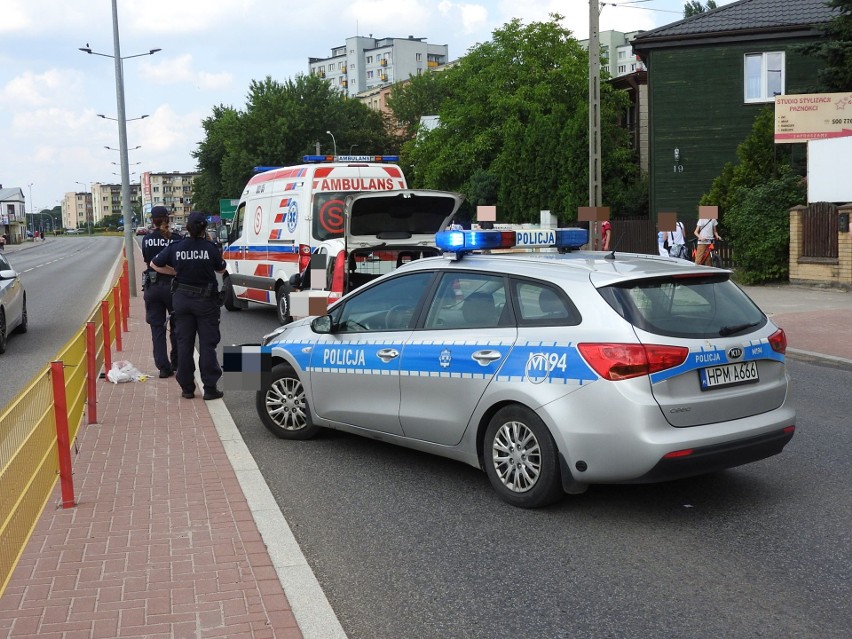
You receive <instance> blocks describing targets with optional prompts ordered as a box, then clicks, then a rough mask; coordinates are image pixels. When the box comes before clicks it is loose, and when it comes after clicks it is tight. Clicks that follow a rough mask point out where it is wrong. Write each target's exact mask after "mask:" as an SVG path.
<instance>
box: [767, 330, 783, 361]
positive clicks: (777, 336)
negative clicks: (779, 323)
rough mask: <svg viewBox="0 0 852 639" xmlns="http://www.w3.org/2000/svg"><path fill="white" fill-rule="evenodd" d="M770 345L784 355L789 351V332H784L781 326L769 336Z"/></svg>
mask: <svg viewBox="0 0 852 639" xmlns="http://www.w3.org/2000/svg"><path fill="white" fill-rule="evenodd" d="M769 345H770V346H771V347H772V350H773V351H775V352H776V353H781V354H782V355H784V354H785V353H786V352H787V334H786V333H784V329H783V328H779V329H778V330H777V331H775V332H774V333H772V335H770V336H769Z"/></svg>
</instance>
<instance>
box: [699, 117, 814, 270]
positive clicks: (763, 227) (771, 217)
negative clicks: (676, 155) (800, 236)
mask: <svg viewBox="0 0 852 639" xmlns="http://www.w3.org/2000/svg"><path fill="white" fill-rule="evenodd" d="M774 131H775V115H774V110H773V108H771V107H768V108H765V109H761V111H760V112H759V113H758V114H757V116H756V118H755V121H754V124H753V125H752V130H751V132H750V133H749V135H748V136H747V137H746V139H745V140H743V141H742V142H741V143H740V145H739V146H738V147H737V159H738V161H737V162H736V163H728V164H726V165H725V167H724V168H723V169H722V173H721V174H720V175H719V177H717V178H716V179H715V180H714V181H713V183H712V185H711V186H710V191H709V192H708V193H706V194H705V195H704V196H703V197H702V198H701V202H700V203H701V204H704V205H717V206H719V209H720V211H721V219H720V223H721V225H722V227H723V229H724V235H723V237H725V239H726V240H727V241H728V242H730V244H731V246H732V247H733V249H734V255H735V256H736V260H737V272H738V277H739V278H740V280H741V281H742V282H744V283H747V284H755V283H759V282H767V281H774V280H778V279H782V278H784V277H786V276H787V272H788V252H789V244H790V233H789V210H790V207H792V206H795V205H796V204H802V203H804V202H805V199H806V193H805V186H804V180H803V179H802V176H801V175H800V174H799V171H797V169H800V168H801V167H798V166H795V165H794V162H793V153H794V152H795V147H800V146H801V145H798V144H775V139H774Z"/></svg>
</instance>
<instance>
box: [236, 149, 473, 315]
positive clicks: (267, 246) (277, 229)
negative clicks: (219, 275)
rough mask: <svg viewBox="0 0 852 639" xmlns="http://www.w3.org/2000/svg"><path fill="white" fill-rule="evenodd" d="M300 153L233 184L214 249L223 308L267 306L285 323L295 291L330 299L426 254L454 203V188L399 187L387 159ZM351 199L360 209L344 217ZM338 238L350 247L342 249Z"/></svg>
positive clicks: (456, 201)
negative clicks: (294, 161) (228, 216)
mask: <svg viewBox="0 0 852 639" xmlns="http://www.w3.org/2000/svg"><path fill="white" fill-rule="evenodd" d="M303 160H304V162H305V163H304V164H300V165H298V166H291V167H282V168H274V169H270V170H261V172H259V173H258V174H257V175H255V176H254V177H252V178H251V180H249V183H248V184H247V185H246V188H245V189H244V190H243V193H242V196H241V197H240V203H239V205H238V206H237V210H236V213H235V214H234V219H233V223H232V226H231V229H230V232H229V234H228V243H227V245H226V246H225V247H224V249H223V251H222V252H223V256H224V258H225V260H226V261H227V263H228V270H227V275H226V276H225V278H224V280H223V291H224V294H225V295H224V297H225V302H224V303H225V308H226V309H227V310H229V311H236V310H240V309H243V308H247V307H248V304H249V302H254V303H259V304H267V305H270V306H275V307H276V311H277V315H278V320H279V321H280V322H281V323H282V324H286V323H287V322H289V321H290V320H291V305H290V301H291V300H290V295H291V293H292V292H294V291H296V290H304V289H308V288H310V289H313V290H327V291H328V299H327V301H328V302H329V303H330V302H333V301H335V300H336V299H337V298H339V297H340V296H341V295H343V294H344V293H346V292H348V291H349V290H352V289H353V288H356V287H357V286H359V285H360V284H363V283H365V282H367V281H369V280H370V279H372V278H374V277H378V275H380V274H381V273H382V272H384V271H387V270H388V269H392V268H394V267H395V266H397V265H398V263H400V262H401V261H408V260H410V259H416V258H418V257H425V256H427V255H436V254H438V253H439V251H438V249H437V248H436V247H435V245H434V235H435V233H436V232H437V231H439V230H441V228H442V225H443V224H444V223H445V220H446V219H447V218H448V217H451V213H453V212H454V211H455V210H456V209H457V208H458V204H459V203H460V201H461V197H460V196H455V195H454V194H441V195H440V196H436V197H437V198H438V199H432V198H431V197H430V196H429V195H428V192H417V191H409V190H408V189H407V184H406V181H405V176H404V175H403V173H402V170H401V169H400V168H399V166H397V165H396V164H395V163H394V162H395V161H397V160H398V158H396V157H395V156H338V157H333V156H305V157H304V158H303ZM397 192H399V193H397ZM435 193H440V192H435ZM367 195H375V196H378V195H387V196H394V195H400V198H399V199H398V200H397V199H396V198H392V199H391V200H385V199H384V198H382V199H379V200H371V199H368V198H366V197H362V196H367ZM359 198H361V200H362V201H361V204H358V201H359ZM392 201H397V202H398V203H397V204H396V205H392V204H391V202H392ZM402 201H404V202H405V205H401V204H400V203H399V202H402ZM377 203H378V204H377ZM353 206H354V207H355V210H356V213H357V212H358V211H360V212H361V213H360V214H358V219H359V220H360V221H359V222H356V223H354V224H353V219H352V217H353V213H352V210H353V209H352V207H353ZM391 208H392V209H393V211H390V210H389V209H391ZM365 235H366V237H365ZM348 243H351V244H352V246H353V248H354V249H356V250H352V251H347V250H346V247H347V245H348ZM317 265H319V266H317Z"/></svg>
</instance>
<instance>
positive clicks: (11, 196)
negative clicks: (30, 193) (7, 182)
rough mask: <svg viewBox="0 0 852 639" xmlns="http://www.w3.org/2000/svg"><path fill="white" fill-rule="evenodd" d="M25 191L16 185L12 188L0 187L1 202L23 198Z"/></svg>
mask: <svg viewBox="0 0 852 639" xmlns="http://www.w3.org/2000/svg"><path fill="white" fill-rule="evenodd" d="M23 198H24V192H23V191H22V190H21V187H19V186H16V187H13V188H10V189H0V202H12V201H16V202H17V201H19V200H23Z"/></svg>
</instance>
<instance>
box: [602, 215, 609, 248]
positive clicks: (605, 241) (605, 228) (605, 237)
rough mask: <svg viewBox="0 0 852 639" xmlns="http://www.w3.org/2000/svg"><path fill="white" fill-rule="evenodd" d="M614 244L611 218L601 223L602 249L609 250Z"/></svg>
mask: <svg viewBox="0 0 852 639" xmlns="http://www.w3.org/2000/svg"><path fill="white" fill-rule="evenodd" d="M611 244H612V224H610V223H609V220H604V223H603V224H602V225H601V250H602V251H608V250H609V248H610V245H611Z"/></svg>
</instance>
